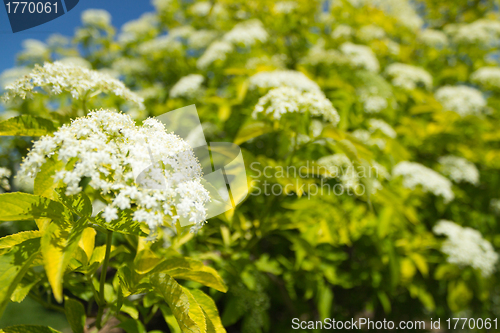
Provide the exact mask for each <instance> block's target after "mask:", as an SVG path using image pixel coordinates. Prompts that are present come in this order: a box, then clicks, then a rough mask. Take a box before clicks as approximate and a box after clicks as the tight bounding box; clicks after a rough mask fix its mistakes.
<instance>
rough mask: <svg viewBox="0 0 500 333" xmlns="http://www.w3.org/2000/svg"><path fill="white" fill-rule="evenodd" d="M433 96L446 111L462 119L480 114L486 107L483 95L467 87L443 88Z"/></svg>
mask: <svg viewBox="0 0 500 333" xmlns="http://www.w3.org/2000/svg"><path fill="white" fill-rule="evenodd" d="M434 96H435V97H436V99H437V100H438V102H440V103H441V104H442V105H443V107H444V108H445V109H446V110H449V111H454V112H456V113H458V114H459V115H460V116H462V117H464V116H467V115H478V114H481V113H482V111H483V110H484V108H485V107H486V100H485V99H484V97H483V94H481V92H480V91H479V90H477V89H474V88H471V87H467V86H444V87H441V88H439V89H438V90H437V91H436V93H435V95H434Z"/></svg>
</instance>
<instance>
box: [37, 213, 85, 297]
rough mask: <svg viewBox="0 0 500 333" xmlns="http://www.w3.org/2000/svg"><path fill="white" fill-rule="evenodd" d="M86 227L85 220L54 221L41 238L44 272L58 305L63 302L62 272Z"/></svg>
mask: <svg viewBox="0 0 500 333" xmlns="http://www.w3.org/2000/svg"><path fill="white" fill-rule="evenodd" d="M86 227H87V220H86V219H79V220H77V221H75V222H73V221H71V220H68V219H56V220H53V221H52V222H51V223H50V224H49V226H48V227H47V229H46V230H45V233H44V234H43V236H42V241H41V249H42V255H43V264H44V267H45V272H46V273H47V278H48V280H49V283H50V285H51V287H52V291H53V293H54V297H55V299H56V300H57V301H58V302H60V303H61V302H62V300H63V295H62V280H63V275H64V271H65V270H66V267H67V266H68V264H69V262H70V260H71V258H72V257H73V254H74V250H75V247H76V246H78V242H79V241H80V238H81V236H82V233H83V230H84V229H85V228H86Z"/></svg>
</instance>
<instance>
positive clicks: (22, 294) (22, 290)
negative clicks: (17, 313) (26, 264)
mask: <svg viewBox="0 0 500 333" xmlns="http://www.w3.org/2000/svg"><path fill="white" fill-rule="evenodd" d="M37 257H40V256H39V255H38V256H37ZM34 265H35V262H32V266H34ZM29 273H30V271H28V273H26V274H25V276H24V278H23V279H22V280H21V282H20V283H19V284H18V285H17V287H16V290H14V292H13V293H12V295H11V296H10V300H11V301H12V302H17V303H21V302H22V301H23V300H24V299H25V298H26V296H28V293H29V292H30V290H31V288H33V287H34V286H35V285H36V284H37V283H38V282H40V280H41V279H42V276H41V275H40V274H37V275H35V274H33V273H32V274H31V276H28V274H29Z"/></svg>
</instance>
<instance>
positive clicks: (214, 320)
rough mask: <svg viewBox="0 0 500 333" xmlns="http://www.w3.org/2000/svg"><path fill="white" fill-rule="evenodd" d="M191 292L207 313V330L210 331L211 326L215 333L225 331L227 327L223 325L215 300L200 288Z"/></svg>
mask: <svg viewBox="0 0 500 333" xmlns="http://www.w3.org/2000/svg"><path fill="white" fill-rule="evenodd" d="M191 294H192V295H193V297H194V299H195V300H196V302H197V303H198V304H199V305H200V307H201V309H202V310H203V312H204V313H205V318H206V319H207V332H210V328H212V329H213V332H215V333H225V332H226V329H225V328H224V326H222V321H221V319H220V316H219V311H218V310H217V306H216V305H215V302H214V300H213V299H212V298H210V296H208V295H207V294H205V293H204V292H203V291H201V290H199V289H195V290H191Z"/></svg>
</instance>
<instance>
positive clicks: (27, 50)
mask: <svg viewBox="0 0 500 333" xmlns="http://www.w3.org/2000/svg"><path fill="white" fill-rule="evenodd" d="M22 45H23V50H22V51H21V52H20V53H19V54H18V55H17V58H18V59H19V60H20V61H21V62H30V63H43V62H44V61H45V60H47V59H48V58H49V56H50V49H49V48H48V47H47V45H46V44H45V43H43V42H41V41H39V40H36V39H26V40H25V41H23V43H22Z"/></svg>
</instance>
